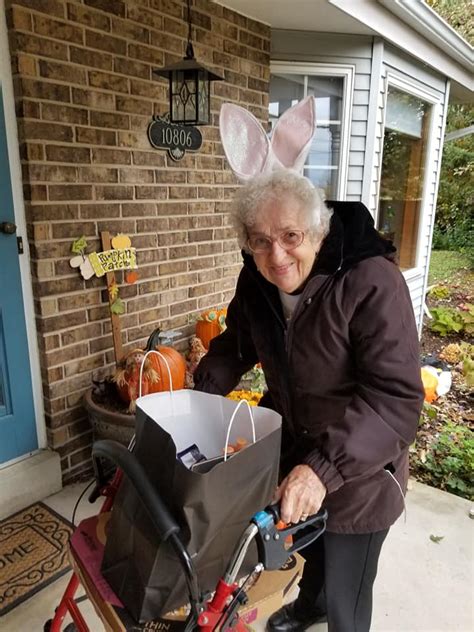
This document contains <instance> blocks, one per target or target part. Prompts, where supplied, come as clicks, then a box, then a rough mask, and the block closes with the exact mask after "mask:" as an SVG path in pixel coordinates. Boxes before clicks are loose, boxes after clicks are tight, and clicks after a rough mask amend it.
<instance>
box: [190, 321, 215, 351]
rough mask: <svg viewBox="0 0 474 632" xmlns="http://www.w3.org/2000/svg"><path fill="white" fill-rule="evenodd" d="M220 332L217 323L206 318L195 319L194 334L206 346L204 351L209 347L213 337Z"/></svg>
mask: <svg viewBox="0 0 474 632" xmlns="http://www.w3.org/2000/svg"><path fill="white" fill-rule="evenodd" d="M220 333H221V328H220V327H219V323H216V322H213V323H211V322H209V321H208V320H198V321H196V336H197V337H198V338H200V339H201V341H202V344H203V345H204V346H205V347H206V351H207V350H208V349H209V343H210V342H211V340H212V339H213V338H215V337H216V336H218V335H219V334H220Z"/></svg>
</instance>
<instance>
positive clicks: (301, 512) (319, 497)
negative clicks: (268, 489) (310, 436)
mask: <svg viewBox="0 0 474 632" xmlns="http://www.w3.org/2000/svg"><path fill="white" fill-rule="evenodd" d="M325 496H326V488H325V486H324V485H323V484H322V483H321V481H320V479H319V477H318V476H317V475H316V474H315V472H314V471H313V470H312V469H311V468H310V467H309V465H297V466H296V467H294V468H293V469H292V470H291V472H290V473H289V474H288V476H287V477H286V478H284V479H283V481H282V482H281V484H280V486H279V487H278V489H277V490H276V492H275V496H274V498H273V502H280V517H281V519H282V520H283V522H287V523H289V522H292V523H296V522H299V521H300V520H306V518H307V517H308V516H311V515H312V514H315V513H316V512H317V511H318V510H319V508H320V507H321V504H322V502H323V500H324V497H325Z"/></svg>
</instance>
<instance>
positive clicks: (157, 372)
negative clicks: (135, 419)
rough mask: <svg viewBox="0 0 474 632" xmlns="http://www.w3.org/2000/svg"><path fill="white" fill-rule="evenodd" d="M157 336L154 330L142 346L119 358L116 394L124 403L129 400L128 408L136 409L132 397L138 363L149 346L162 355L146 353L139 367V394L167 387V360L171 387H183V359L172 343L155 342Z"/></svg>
mask: <svg viewBox="0 0 474 632" xmlns="http://www.w3.org/2000/svg"><path fill="white" fill-rule="evenodd" d="M156 337H157V335H156V332H154V334H152V335H151V336H150V339H149V340H148V343H147V348H146V349H145V350H143V349H133V350H132V351H131V352H129V353H128V354H127V355H126V356H125V357H124V358H123V359H122V360H121V362H120V365H119V367H118V369H117V372H116V374H115V376H114V381H115V383H116V385H117V390H118V393H119V396H120V398H121V399H122V400H123V401H124V402H125V403H130V407H129V409H130V410H131V411H133V410H134V409H135V400H136V399H137V397H138V396H139V394H140V387H139V384H140V367H141V364H142V362H143V358H144V356H145V353H146V352H147V351H150V350H151V349H154V350H156V351H158V352H159V353H160V354H161V355H158V354H157V353H150V354H149V355H147V356H146V359H145V363H144V366H143V371H142V395H148V394H149V393H158V392H161V391H169V390H170V377H169V373H168V368H167V366H166V362H167V363H168V366H169V370H170V373H171V382H172V385H173V390H175V391H176V390H180V389H182V388H184V380H185V374H186V360H185V359H184V357H183V356H182V355H181V354H180V353H179V352H178V351H176V349H173V348H172V347H166V346H163V345H155V344H154V343H155V342H156ZM149 347H150V348H149ZM162 356H163V357H162Z"/></svg>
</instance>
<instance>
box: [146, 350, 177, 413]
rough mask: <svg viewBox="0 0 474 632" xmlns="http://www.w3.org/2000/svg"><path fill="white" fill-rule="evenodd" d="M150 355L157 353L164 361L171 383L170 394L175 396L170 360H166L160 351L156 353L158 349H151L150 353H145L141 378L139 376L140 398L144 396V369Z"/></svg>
mask: <svg viewBox="0 0 474 632" xmlns="http://www.w3.org/2000/svg"><path fill="white" fill-rule="evenodd" d="M150 353H156V355H158V356H160V358H161V359H162V360H163V362H164V363H165V365H166V370H167V371H168V378H169V381H170V391H169V392H170V394H171V395H173V380H172V379H171V369H170V365H169V364H168V360H167V359H166V358H165V356H164V355H163V354H162V353H160V352H159V351H156V349H150V351H147V352H146V353H145V355H144V356H143V360H142V363H141V365H140V376H139V382H140V383H139V386H138V397H141V396H142V377H143V367H144V366H145V360H146V358H147V356H149V355H150ZM171 401H173V398H171Z"/></svg>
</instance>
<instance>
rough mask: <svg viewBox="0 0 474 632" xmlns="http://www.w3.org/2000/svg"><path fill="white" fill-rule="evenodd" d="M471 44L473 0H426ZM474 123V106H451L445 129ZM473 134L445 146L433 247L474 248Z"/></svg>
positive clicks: (472, 35) (473, 24) (473, 38)
mask: <svg viewBox="0 0 474 632" xmlns="http://www.w3.org/2000/svg"><path fill="white" fill-rule="evenodd" d="M426 2H427V4H428V5H429V6H430V7H432V8H433V9H434V10H435V11H436V12H437V13H438V14H439V15H440V16H441V17H442V18H443V19H444V20H446V22H447V23H448V24H449V25H450V26H452V28H453V29H454V30H455V31H457V32H458V33H459V34H460V35H461V36H462V37H464V38H465V39H466V40H467V41H468V42H469V43H470V44H472V43H473V42H474V5H473V2H472V0H426ZM473 124H474V105H473V104H472V103H468V104H455V105H450V106H449V107H448V116H447V121H446V132H452V131H454V130H457V129H463V128H465V127H469V126H470V125H473ZM473 208H474V135H473V134H471V135H469V136H464V137H463V138H459V139H456V140H452V141H448V142H446V143H445V145H444V148H443V160H442V165H441V175H440V186H439V192H438V203H437V208H436V224H435V234H434V241H433V246H434V248H443V249H458V248H463V247H464V248H469V247H471V248H472V244H473V243H474V228H473V226H474V210H473Z"/></svg>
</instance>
